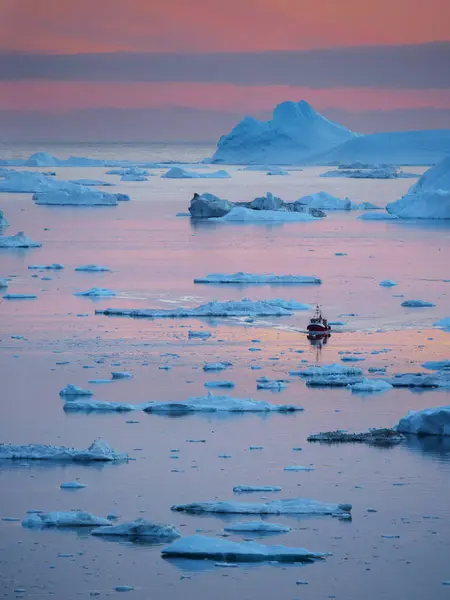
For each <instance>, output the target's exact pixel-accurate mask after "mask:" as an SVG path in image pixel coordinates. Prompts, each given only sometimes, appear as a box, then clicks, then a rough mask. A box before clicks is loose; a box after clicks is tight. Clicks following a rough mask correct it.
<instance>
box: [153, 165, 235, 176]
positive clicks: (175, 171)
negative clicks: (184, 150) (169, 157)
mask: <svg viewBox="0 0 450 600" xmlns="http://www.w3.org/2000/svg"><path fill="white" fill-rule="evenodd" d="M161 177H162V178H163V179H230V178H231V175H230V174H229V173H227V172H226V171H223V170H221V171H211V172H207V173H197V172H195V171H186V169H182V168H181V167H172V168H171V169H169V170H168V171H167V173H164V175H161Z"/></svg>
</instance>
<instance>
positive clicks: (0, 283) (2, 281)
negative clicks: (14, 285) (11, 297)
mask: <svg viewBox="0 0 450 600" xmlns="http://www.w3.org/2000/svg"><path fill="white" fill-rule="evenodd" d="M8 285H9V283H8V279H7V278H6V277H0V289H1V290H5V289H7V288H8Z"/></svg>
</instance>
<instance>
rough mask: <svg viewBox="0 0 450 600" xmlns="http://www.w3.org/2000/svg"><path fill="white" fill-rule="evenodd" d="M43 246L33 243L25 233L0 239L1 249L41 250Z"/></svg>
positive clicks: (21, 232) (20, 232)
mask: <svg viewBox="0 0 450 600" xmlns="http://www.w3.org/2000/svg"><path fill="white" fill-rule="evenodd" d="M41 246H42V244H40V243H39V242H33V240H32V239H30V238H29V237H28V236H27V235H25V233H24V232H23V231H19V233H16V235H11V236H9V237H7V236H1V237H0V248H40V247H41Z"/></svg>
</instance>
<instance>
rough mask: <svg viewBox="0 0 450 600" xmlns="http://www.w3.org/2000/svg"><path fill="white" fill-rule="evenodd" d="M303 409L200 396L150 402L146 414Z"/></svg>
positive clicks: (284, 405)
mask: <svg viewBox="0 0 450 600" xmlns="http://www.w3.org/2000/svg"><path fill="white" fill-rule="evenodd" d="M302 410H303V408H302V407H300V406H295V405H289V404H288V405H286V404H271V403H270V402H263V401H260V400H253V399H252V398H232V397H231V396H213V395H212V394H211V393H210V394H209V395H208V396H200V397H199V398H189V399H188V400H186V401H185V402H170V401H169V402H149V403H148V404H147V405H146V406H145V408H144V411H145V412H149V413H162V414H188V413H194V412H202V413H208V412H211V413H214V412H232V413H244V412H261V413H269V412H281V413H286V412H295V411H302Z"/></svg>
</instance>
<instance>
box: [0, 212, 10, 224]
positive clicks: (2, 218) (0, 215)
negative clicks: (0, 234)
mask: <svg viewBox="0 0 450 600" xmlns="http://www.w3.org/2000/svg"><path fill="white" fill-rule="evenodd" d="M6 227H9V223H8V220H7V218H6V217H5V213H4V212H3V211H2V210H0V229H6Z"/></svg>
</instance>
